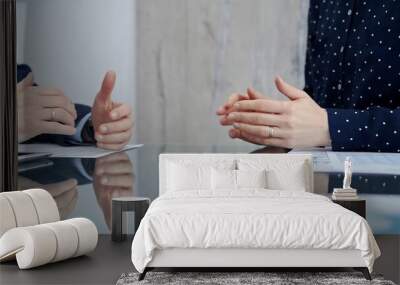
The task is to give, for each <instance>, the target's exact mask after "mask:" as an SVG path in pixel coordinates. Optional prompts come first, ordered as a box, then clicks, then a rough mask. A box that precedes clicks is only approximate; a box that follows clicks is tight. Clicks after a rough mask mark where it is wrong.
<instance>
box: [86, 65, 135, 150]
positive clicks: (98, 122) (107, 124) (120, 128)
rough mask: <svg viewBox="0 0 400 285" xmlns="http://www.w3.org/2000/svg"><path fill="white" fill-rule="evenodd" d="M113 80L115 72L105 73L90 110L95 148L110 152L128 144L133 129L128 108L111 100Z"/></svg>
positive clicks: (124, 104)
mask: <svg viewBox="0 0 400 285" xmlns="http://www.w3.org/2000/svg"><path fill="white" fill-rule="evenodd" d="M115 80H116V75H115V72H113V71H109V72H107V73H106V75H105V77H104V80H103V83H102V86H101V89H100V91H99V93H98V94H97V96H96V99H95V101H94V103H93V108H92V121H93V127H94V130H95V138H96V140H97V146H98V147H101V148H105V149H111V150H119V149H122V148H123V147H124V146H125V145H126V144H127V143H128V142H129V140H130V138H131V136H132V128H133V119H132V110H131V108H130V106H129V105H128V104H126V103H118V102H113V101H112V100H111V95H112V91H113V89H114V85H115Z"/></svg>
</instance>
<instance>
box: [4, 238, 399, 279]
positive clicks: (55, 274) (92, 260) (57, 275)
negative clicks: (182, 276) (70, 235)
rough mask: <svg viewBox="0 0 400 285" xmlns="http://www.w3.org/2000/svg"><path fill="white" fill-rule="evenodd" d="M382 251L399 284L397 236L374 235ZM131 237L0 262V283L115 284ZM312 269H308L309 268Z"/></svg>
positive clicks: (379, 264) (380, 265) (382, 267)
mask: <svg viewBox="0 0 400 285" xmlns="http://www.w3.org/2000/svg"><path fill="white" fill-rule="evenodd" d="M376 240H377V242H378V244H379V247H380V248H381V251H382V257H380V258H379V259H378V260H377V261H376V264H375V272H377V273H380V274H383V275H384V277H385V278H386V279H389V280H392V281H394V282H395V283H397V284H399V283H400V236H376ZM130 246H131V238H128V239H127V240H126V241H124V242H120V243H114V242H111V239H110V236H109V235H100V236H99V243H98V246H97V248H96V250H95V251H94V252H92V253H91V254H90V255H89V256H82V257H78V258H75V259H71V260H66V261H62V262H58V263H54V264H49V265H46V266H42V267H38V268H35V269H30V270H18V267H17V265H16V263H15V262H9V263H4V264H1V265H0V284H1V285H9V284H10V285H11V284H13V285H14V284H115V283H116V281H117V280H118V278H119V276H120V275H121V274H122V273H124V272H132V271H134V268H133V265H132V263H131V261H130ZM311 271H312V270H311Z"/></svg>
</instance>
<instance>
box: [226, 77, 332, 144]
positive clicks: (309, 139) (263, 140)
mask: <svg viewBox="0 0 400 285" xmlns="http://www.w3.org/2000/svg"><path fill="white" fill-rule="evenodd" d="M275 84H276V87H277V89H278V90H279V91H280V92H281V93H282V94H283V95H285V96H286V97H288V98H289V101H278V100H271V99H250V100H243V101H238V102H236V103H234V104H233V105H232V107H231V110H230V112H229V114H227V115H226V120H225V121H223V122H222V121H221V123H227V124H232V125H233V129H231V130H230V131H229V134H230V136H231V137H232V138H239V139H243V140H245V141H248V142H252V143H256V144H262V145H271V146H278V147H284V148H294V147H311V146H327V145H330V135H329V126H328V116H327V113H326V110H325V109H323V108H321V107H320V106H319V105H318V104H317V103H315V102H314V101H313V100H312V99H311V97H310V96H308V95H307V94H306V93H305V92H304V91H302V90H300V89H297V88H295V87H293V86H291V85H289V84H288V83H286V82H284V81H283V80H282V79H281V78H279V77H278V78H277V79H276V80H275ZM249 91H250V93H254V91H252V90H249Z"/></svg>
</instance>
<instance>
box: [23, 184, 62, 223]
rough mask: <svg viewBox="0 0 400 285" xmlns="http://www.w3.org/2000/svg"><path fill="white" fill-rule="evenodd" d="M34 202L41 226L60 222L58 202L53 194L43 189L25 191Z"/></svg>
mask: <svg viewBox="0 0 400 285" xmlns="http://www.w3.org/2000/svg"><path fill="white" fill-rule="evenodd" d="M23 192H24V193H26V194H28V195H29V196H30V198H31V199H32V201H33V204H34V206H35V209H36V213H37V215H38V218H39V224H45V223H51V222H56V221H59V220H60V214H59V212H58V208H57V204H56V201H54V199H53V197H52V196H51V194H50V193H49V192H48V191H46V190H43V189H28V190H24V191H23Z"/></svg>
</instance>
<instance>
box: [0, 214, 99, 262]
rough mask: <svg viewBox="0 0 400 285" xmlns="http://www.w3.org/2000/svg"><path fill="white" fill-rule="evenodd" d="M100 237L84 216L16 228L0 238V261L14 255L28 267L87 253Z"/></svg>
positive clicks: (94, 246)
mask: <svg viewBox="0 0 400 285" xmlns="http://www.w3.org/2000/svg"><path fill="white" fill-rule="evenodd" d="M97 240H98V232H97V228H96V226H95V225H94V224H93V222H92V221H90V220H88V219H85V218H75V219H70V220H65V221H58V222H54V223H49V224H42V225H36V226H30V227H20V228H14V229H11V230H9V231H7V232H6V233H5V234H4V235H3V236H2V237H1V238H0V261H3V260H8V259H10V258H12V257H13V256H14V255H15V256H16V259H17V263H18V266H19V268H20V269H28V268H32V267H36V266H40V265H43V264H46V263H50V262H57V261H60V260H64V259H67V258H71V257H76V256H80V255H83V254H86V253H88V252H90V251H92V250H93V249H95V248H96V245H97Z"/></svg>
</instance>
